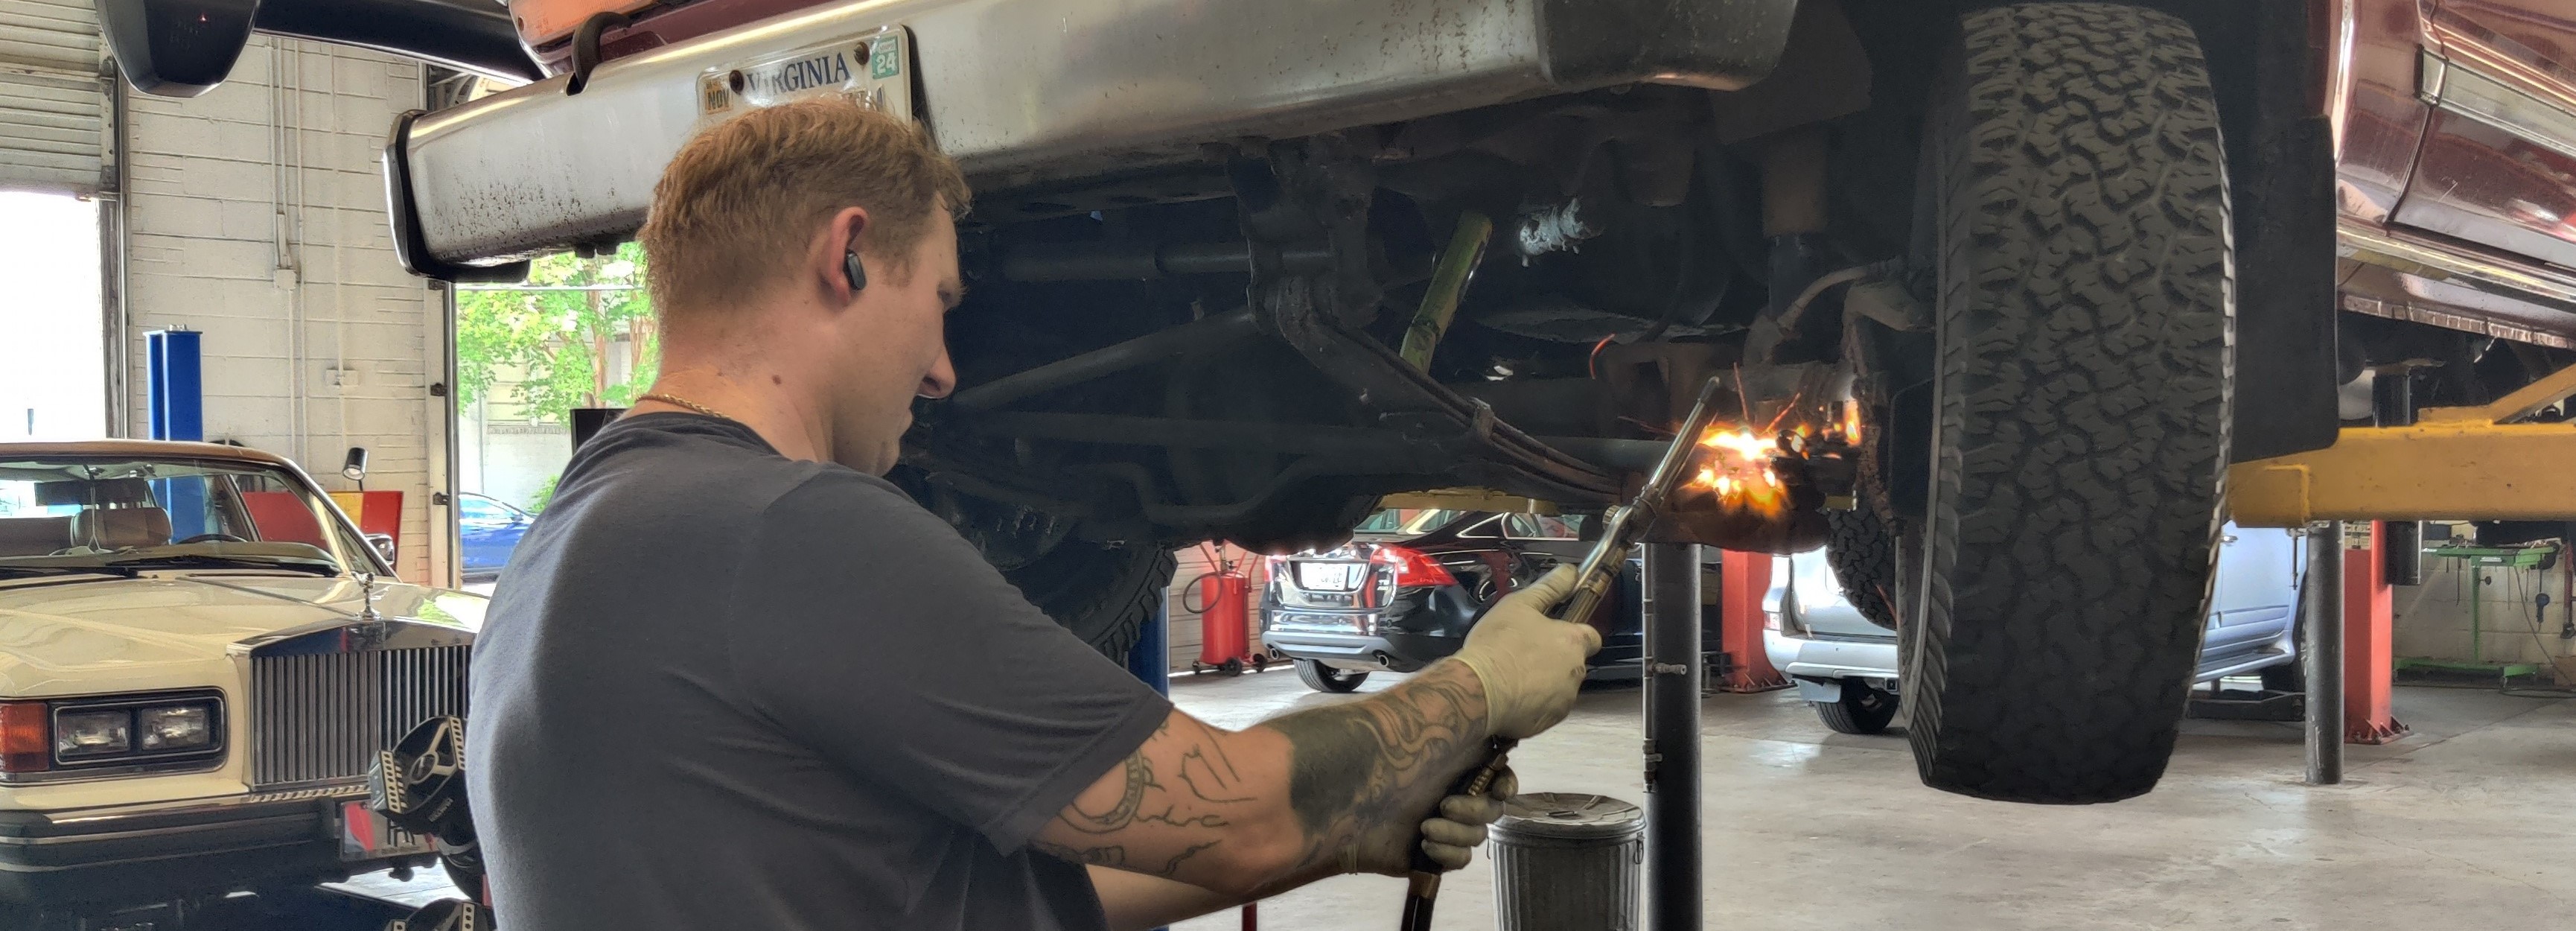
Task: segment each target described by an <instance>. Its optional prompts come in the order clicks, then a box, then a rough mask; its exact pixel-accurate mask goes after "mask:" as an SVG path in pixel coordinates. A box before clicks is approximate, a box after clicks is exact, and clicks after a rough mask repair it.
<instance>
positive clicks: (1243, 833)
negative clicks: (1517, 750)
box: [1032, 663, 1485, 897]
mask: <svg viewBox="0 0 2576 931" xmlns="http://www.w3.org/2000/svg"><path fill="white" fill-rule="evenodd" d="M1484 743H1485V692H1484V688H1483V686H1482V684H1481V683H1480V682H1479V681H1478V680H1477V678H1476V674H1475V673H1473V672H1470V671H1468V670H1467V668H1466V667H1464V666H1460V665H1457V664H1454V663H1441V664H1438V665H1435V666H1432V667H1431V668H1429V669H1426V670H1423V671H1422V672H1420V673H1417V674H1415V675H1414V676H1413V677H1411V678H1410V679H1408V680H1407V681H1405V682H1403V683H1401V684H1398V685H1397V686H1395V687H1394V688H1391V689H1388V690H1386V691H1384V692H1381V693H1379V694H1376V695H1371V696H1368V697H1366V698H1362V699H1359V700H1357V701H1351V702H1346V703H1343V704H1337V705H1332V706H1329V707H1324V708H1317V709H1314V710H1312V711H1304V712H1299V713H1296V714H1291V715H1287V716H1285V717H1281V718H1276V719H1273V720H1271V721H1269V722H1266V723H1264V724H1262V725H1260V726H1258V727H1254V728H1251V729H1249V730H1245V731H1241V732H1228V731H1221V730H1218V729H1216V728H1213V727H1209V726H1208V725H1206V724H1203V723H1200V722H1199V721H1198V720H1197V719H1195V718H1192V717H1190V716H1189V715H1186V714H1183V713H1180V712H1177V711H1175V712H1172V713H1171V714H1170V717H1169V718H1168V719H1167V720H1166V721H1165V722H1164V724H1163V727H1162V729H1161V730H1158V731H1156V732H1155V734H1154V736H1153V737H1152V738H1151V739H1149V740H1147V741H1145V744H1144V746H1142V747H1139V748H1137V749H1136V750H1135V752H1133V753H1132V754H1130V755H1129V756H1128V757H1127V758H1126V759H1125V760H1124V761H1123V762H1121V763H1120V765H1119V766H1117V767H1116V768H1113V769H1110V770H1109V771H1108V772H1106V773H1102V774H1101V775H1100V776H1099V778H1098V779H1096V780H1094V781H1093V782H1092V783H1091V785H1089V786H1088V787H1086V788H1085V789H1084V790H1083V792H1082V793H1081V794H1080V795H1079V796H1077V797H1076V798H1075V799H1074V801H1073V803H1072V804H1070V805H1067V806H1065V807H1064V809H1063V810H1061V811H1059V812H1058V813H1057V814H1056V817H1055V819H1054V820H1053V821H1050V822H1048V823H1047V824H1046V825H1045V826H1044V827H1043V828H1041V829H1040V830H1039V832H1038V836H1037V837H1036V838H1034V839H1033V840H1032V844H1033V845H1034V846H1035V847H1036V848H1037V849H1039V850H1041V851H1044V852H1046V853H1049V854H1052V855H1054V856H1057V857H1061V858H1064V859H1066V860H1071V861H1074V862H1076V863H1083V864H1087V865H1092V866H1100V867H1108V868H1113V869H1117V870H1123V871H1126V872H1132V873H1142V874H1146V875H1151V876H1158V877H1162V878H1165V879H1173V880H1178V881H1180V882H1183V883H1188V884H1192V885H1196V886H1199V887H1201V888H1205V889H1214V890H1220V891H1223V892H1226V893H1228V894H1231V895H1239V896H1245V897H1258V896H1260V895H1265V894H1270V893H1274V892H1277V891H1281V890H1284V889H1289V888H1294V887H1295V886H1297V885H1300V884H1303V883H1305V882H1308V881H1311V880H1314V879H1317V878H1321V877H1323V876H1325V875H1329V874H1331V873H1334V872H1341V871H1347V870H1351V869H1356V868H1372V869H1386V868H1388V866H1387V865H1388V864H1401V863H1403V862H1404V859H1405V856H1406V852H1407V851H1409V850H1411V849H1412V848H1413V844H1414V839H1415V837H1416V836H1417V835H1418V833H1419V831H1420V829H1421V824H1422V820H1423V819H1424V818H1426V817H1429V816H1430V815H1431V814H1432V811H1433V809H1434V807H1435V806H1437V805H1438V804H1439V802H1440V797H1441V796H1442V795H1443V794H1445V793H1446V792H1447V790H1448V788H1449V786H1450V785H1451V784H1452V783H1454V782H1456V781H1457V778H1458V775H1459V774H1460V773H1461V772H1464V771H1465V770H1466V769H1467V768H1468V767H1469V766H1471V765H1473V764H1474V763H1476V762H1477V760H1478V754H1479V752H1480V751H1481V749H1482V748H1483V746H1484Z"/></svg>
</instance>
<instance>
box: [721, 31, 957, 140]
mask: <svg viewBox="0 0 2576 931" xmlns="http://www.w3.org/2000/svg"><path fill="white" fill-rule="evenodd" d="M911 59H912V34H911V33H910V32H909V31H907V30H905V29H904V27H901V26H890V27H887V28H885V29H882V30H879V31H877V32H873V33H869V34H867V35H864V36H857V37H854V38H849V39H842V40H837V41H833V42H827V43H822V44H817V45H809V46H805V47H803V48H798V49H794V50H790V51H784V52H779V53H776V54H771V55H763V56H761V57H759V58H755V59H750V60H747V61H744V62H742V63H740V64H736V65H734V66H733V67H730V68H711V69H708V70H707V72H706V73H704V74H702V75H700V76H699V78H698V116H699V122H700V123H701V124H706V123H713V122H717V121H721V120H725V119H728V118H731V117H735V116H739V115H741V114H743V113H746V112H749V111H750V110H752V109H754V108H758V107H774V106H777V105H779V104H782V103H787V102H789V101H794V100H803V99H806V98H809V97H818V96H822V95H825V94H838V95H841V96H844V97H848V98H851V99H853V100H857V101H858V102H860V103H862V104H865V105H867V106H870V107H874V108H876V109H878V110H883V111H885V112H887V113H892V114H894V115H896V116H899V117H903V118H904V119H913V118H915V117H914V114H913V112H912V75H911V69H910V68H909V67H908V65H909V63H910V62H911Z"/></svg>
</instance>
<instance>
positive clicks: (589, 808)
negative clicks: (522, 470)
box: [466, 414, 1171, 931]
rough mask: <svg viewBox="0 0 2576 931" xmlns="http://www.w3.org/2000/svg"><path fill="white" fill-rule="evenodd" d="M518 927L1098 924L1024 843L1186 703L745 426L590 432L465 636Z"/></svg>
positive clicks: (475, 752) (648, 419)
mask: <svg viewBox="0 0 2576 931" xmlns="http://www.w3.org/2000/svg"><path fill="white" fill-rule="evenodd" d="M472 708H473V712H472V718H471V723H470V724H469V726H468V729H467V739H466V744H467V750H466V760H467V771H468V773H469V775H468V779H469V783H468V789H469V791H470V793H471V797H472V801H473V809H474V822H475V826H476V829H477V830H478V831H479V832H480V834H481V836H482V841H483V849H484V852H485V856H486V858H487V860H488V862H489V863H490V866H491V876H490V883H491V891H492V895H493V904H494V909H495V911H496V913H497V914H498V915H499V917H500V920H501V922H502V924H503V926H504V927H509V928H518V929H524V931H581V929H594V928H595V929H602V931H607V929H616V931H661V929H673V931H676V929H703V931H716V929H728V931H729V929H736V928H759V929H764V931H772V929H774V931H800V929H814V931H822V929H831V931H861V929H878V928H887V929H892V928H901V929H908V931H909V929H997V931H998V929H1011V931H1018V929H1057V928H1062V929H1098V928H1100V927H1102V924H1103V919H1102V916H1101V910H1100V903H1099V900H1098V899H1097V897H1096V896H1095V895H1094V894H1093V892H1092V888H1091V881H1090V879H1089V877H1087V876H1086V875H1085V874H1084V872H1083V869H1082V867H1080V866H1077V865H1075V864H1072V863H1068V862H1066V861H1063V860H1059V859H1056V858H1054V857H1050V856H1047V855H1045V854H1040V853H1034V852H1032V851H1030V850H1029V849H1028V848H1027V844H1028V842H1029V840H1030V839H1031V838H1032V837H1034V836H1035V835H1036V834H1037V831H1038V829H1039V828H1040V827H1041V826H1043V825H1044V824H1045V823H1046V822H1047V820H1048V819H1049V818H1051V817H1053V816H1054V815H1055V814H1056V813H1057V812H1058V811H1061V810H1062V809H1063V808H1064V806H1065V805H1067V804H1069V803H1071V802H1072V800H1073V797H1074V796H1075V795H1076V794H1077V793H1079V792H1080V791H1081V790H1082V789H1083V788H1084V787H1085V786H1088V785H1090V784H1091V783H1092V782H1093V781H1094V780H1095V779H1097V778H1099V776H1100V774H1102V773H1105V772H1107V771H1109V768H1110V767H1112V766H1115V765H1117V764H1118V762H1119V761H1120V760H1122V759H1124V758H1125V757H1126V756H1127V755H1128V754H1129V753H1131V752H1133V751H1134V750H1135V749H1136V748H1137V747H1138V746H1140V745H1142V744H1143V743H1144V741H1145V739H1146V738H1147V737H1149V736H1151V735H1152V734H1153V732H1154V730H1155V728H1157V727H1160V726H1161V725H1162V723H1163V720H1164V718H1165V716H1166V715H1167V714H1168V713H1169V712H1170V709H1171V705H1170V703H1169V702H1168V701H1166V700H1164V699H1163V697H1162V696H1160V695H1157V694H1155V692H1154V691H1153V690H1151V689H1149V688H1147V687H1146V686H1145V685H1144V683H1142V682H1139V681H1137V680H1136V679H1135V678H1134V677H1132V676H1130V675H1128V674H1127V672H1126V671H1125V670H1124V669H1122V668H1120V667H1119V666H1117V665H1116V664H1113V663H1111V662H1109V661H1108V660H1106V659H1104V658H1102V657H1101V656H1100V655H1099V654H1098V653H1096V652H1094V651H1092V650H1091V649H1090V648H1089V647H1087V646H1085V645H1083V643H1082V642H1081V641H1080V640H1078V639H1076V638H1075V637H1074V636H1073V635H1072V634H1070V633H1067V632H1066V631H1065V630H1064V629H1063V628H1061V627H1059V626H1057V625H1056V624H1055V623H1053V622H1052V621H1050V620H1048V618H1047V617H1046V615H1044V614H1042V613H1040V612H1039V611H1038V609H1036V608H1035V607H1032V606H1031V605H1030V604H1029V603H1028V602H1027V601H1026V600H1024V599H1023V598H1022V597H1021V596H1020V593H1019V591H1018V590H1016V589H1014V588H1013V587H1012V586H1011V584H1010V583H1009V582H1008V581H1006V580H1004V579H1003V578H1002V576H1001V574H1000V573H998V572H996V571H994V570H993V568H992V567H991V566H990V565H988V564H987V563H985V562H984V560H983V559H982V558H981V557H980V556H979V555H978V554H977V553H976V551H975V549H974V547H973V546H971V545H969V544H968V543H967V542H966V541H965V540H964V539H962V538H960V537H959V536H958V535H957V533H956V531H955V530H953V529H951V528H950V527H949V525H948V524H947V523H946V522H944V521H941V520H940V519H939V518H938V517H935V516H933V515H931V514H930V513H929V512H928V511H925V510H923V509H922V508H921V507H920V506H919V505H917V504H915V503H914V502H913V501H912V500H911V499H910V498H909V497H907V496H905V495H904V494H903V493H902V492H901V491H900V490H898V489H896V488H895V487H894V486H893V485H890V484H887V483H886V482H885V481H883V480H881V479H878V478H875V477H873V476H868V475H863V474H860V473H858V472H855V471H852V470H850V469H846V468H842V467H840V466H836V465H828V464H821V463H813V462H794V461H790V460H788V459H786V458H783V457H781V456H779V455H778V454H777V452H776V451H774V450H772V449H771V448H770V447H769V445H768V444H767V443H765V442H762V440H761V439H760V437H759V435H757V434H755V433H753V432H752V431H751V430H749V429H748V428H745V427H744V426H742V425H741V424H738V423H734V422H731V421H725V420H717V419H715V418H711V417H700V416H697V415H693V414H647V415H642V416H635V417H629V418H627V419H625V420H622V421H620V422H618V423H616V424H612V425H610V426H609V427H608V428H607V429H605V430H602V431H600V433H599V435H598V436H596V437H594V438H592V439H591V441H590V442H588V443H586V444H584V445H583V446H582V448H581V450H580V451H579V452H578V453H577V454H576V455H575V456H574V457H573V460H572V463H571V464H570V465H569V466H567V467H566V468H565V469H564V474H563V478H562V480H561V483H560V484H559V485H558V486H557V488H556V491H555V497H554V501H553V503H552V504H551V505H550V506H548V507H547V508H546V510H545V513H544V515H543V516H541V517H539V518H538V519H537V522H536V525H535V526H534V527H533V528H531V529H530V530H529V531H528V534H527V537H526V538H525V539H524V540H522V541H521V542H520V544H519V547H518V550H517V552H516V553H514V554H513V555H512V557H511V560H510V566H509V569H508V571H507V573H505V574H504V575H503V576H502V581H501V584H500V588H499V591H498V592H497V594H496V595H495V597H494V599H493V601H492V606H491V610H490V612H489V613H488V615H487V617H486V620H485V622H484V626H483V632H482V635H481V637H480V639H478V640H477V641H476V642H475V644H474V695H473V703H472Z"/></svg>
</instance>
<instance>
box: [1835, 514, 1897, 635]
mask: <svg viewBox="0 0 2576 931" xmlns="http://www.w3.org/2000/svg"><path fill="white" fill-rule="evenodd" d="M1825 530H1826V536H1825V563H1826V564H1827V565H1829V566H1832V567H1833V570H1834V581H1836V582H1840V583H1842V587H1843V600H1845V601H1849V602H1851V605H1852V607H1853V608H1855V609H1858V610H1859V611H1860V615H1861V616H1862V617H1864V618H1868V619H1869V622H1870V623H1872V624H1876V625H1878V626H1880V627H1884V628H1887V629H1889V630H1895V629H1896V592H1897V589H1898V587H1899V583H1898V581H1897V580H1898V578H1899V576H1898V575H1897V574H1896V535H1895V534H1894V533H1892V532H1890V531H1889V530H1888V527H1887V518H1885V517H1882V516H1880V515H1879V513H1878V512H1877V511H1876V510H1874V509H1872V508H1871V507H1870V506H1869V505H1867V504H1863V505H1861V506H1860V507H1857V508H1854V509H1852V510H1849V511H1827V512H1825Z"/></svg>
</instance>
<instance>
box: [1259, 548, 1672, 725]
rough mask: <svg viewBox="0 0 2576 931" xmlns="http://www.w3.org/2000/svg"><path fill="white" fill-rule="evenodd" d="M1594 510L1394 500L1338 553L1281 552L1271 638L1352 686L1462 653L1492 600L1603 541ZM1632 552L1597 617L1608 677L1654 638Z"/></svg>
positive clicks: (1269, 594) (1628, 670)
mask: <svg viewBox="0 0 2576 931" xmlns="http://www.w3.org/2000/svg"><path fill="white" fill-rule="evenodd" d="M1592 526H1593V525H1592V522H1591V521H1590V520H1589V519H1588V518H1587V517H1586V516H1584V515H1565V516H1561V517H1560V516H1552V515H1540V514H1518V513H1508V514H1497V513H1492V512H1484V511H1454V510H1437V509H1422V510H1413V509H1389V510H1383V511H1379V512H1377V513H1376V514H1374V515H1371V516H1370V517H1369V519H1368V520H1367V521H1364V522H1362V523H1361V524H1360V526H1359V527H1358V531H1357V534H1356V536H1355V537H1354V539H1352V541H1351V542H1350V543H1349V544H1347V545H1345V546H1342V547H1340V548H1338V549H1334V550H1331V551H1328V552H1320V553H1319V552H1306V553H1300V554H1297V555H1295V556H1274V557H1271V559H1270V583H1269V585H1268V586H1267V587H1266V588H1265V589H1264V590H1263V591H1262V595H1261V639H1262V641H1263V642H1264V643H1266V644H1267V645H1268V646H1269V647H1270V648H1271V649H1273V650H1277V651H1279V652H1280V653H1282V654H1285V655H1286V656H1288V657H1289V658H1291V659H1293V660H1295V661H1296V662H1297V677H1298V678H1299V679H1301V680H1303V681H1304V682H1305V683H1306V684H1307V685H1308V686H1311V687H1313V688H1315V689H1318V690H1320V691H1326V692H1348V691H1350V690H1352V689H1356V688H1358V687H1359V686H1360V683H1361V682H1364V681H1366V680H1367V679H1368V676H1369V673H1371V672H1373V671H1376V670H1380V669H1386V670H1393V671H1395V672H1412V671H1414V670H1417V669H1420V668H1422V667H1424V666H1427V665H1430V664H1431V662H1432V661H1434V660H1437V659H1439V658H1441V657H1444V656H1447V655H1449V654H1451V653H1455V652H1457V651H1458V646H1459V644H1461V643H1463V642H1465V640H1466V637H1467V630H1468V628H1470V627H1473V626H1475V623H1476V619H1477V617H1479V616H1481V615H1482V614H1483V613H1484V610H1485V607H1486V606H1488V605H1491V604H1493V603H1494V600H1495V599H1497V598H1500V597H1502V596H1503V595H1504V594H1506V593H1508V592H1510V591H1511V590H1512V589H1515V588H1518V587H1520V586H1521V585H1522V584H1524V583H1526V582H1529V581H1530V580H1533V579H1536V578H1538V577H1539V576H1540V575H1541V574H1544V573H1545V572H1546V571H1547V570H1548V569H1549V568H1550V567H1553V566H1555V565H1556V564H1557V563H1559V562H1575V561H1579V560H1581V559H1582V558H1583V553H1584V551H1586V550H1588V549H1590V548H1591V543H1590V542H1589V541H1588V540H1586V539H1585V536H1586V531H1587V530H1588V529H1591V528H1592ZM1637 597H1638V592H1637V574H1636V570H1635V564H1634V561H1633V560H1631V562H1630V565H1629V566H1628V568H1627V570H1626V571H1623V572H1622V573H1621V576H1620V584H1619V586H1618V588H1617V590H1616V594H1615V595H1614V597H1612V598H1611V599H1609V600H1608V601H1607V602H1606V603H1604V604H1603V605H1602V606H1601V610H1600V611H1599V612H1598V613H1596V614H1595V615H1594V616H1593V617H1592V619H1591V623H1592V625H1593V626H1594V627H1596V628H1599V629H1600V630H1601V640H1602V647H1601V652H1600V654H1598V655H1596V656H1594V657H1593V659H1592V667H1593V675H1594V677H1596V678H1617V677H1620V676H1623V675H1625V676H1634V675H1636V671H1637V658H1638V656H1639V654H1640V652H1641V648H1642V646H1643V643H1642V639H1641V636H1640V630H1639V626H1638V617H1637V611H1636V608H1635V605H1636V604H1637Z"/></svg>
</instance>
